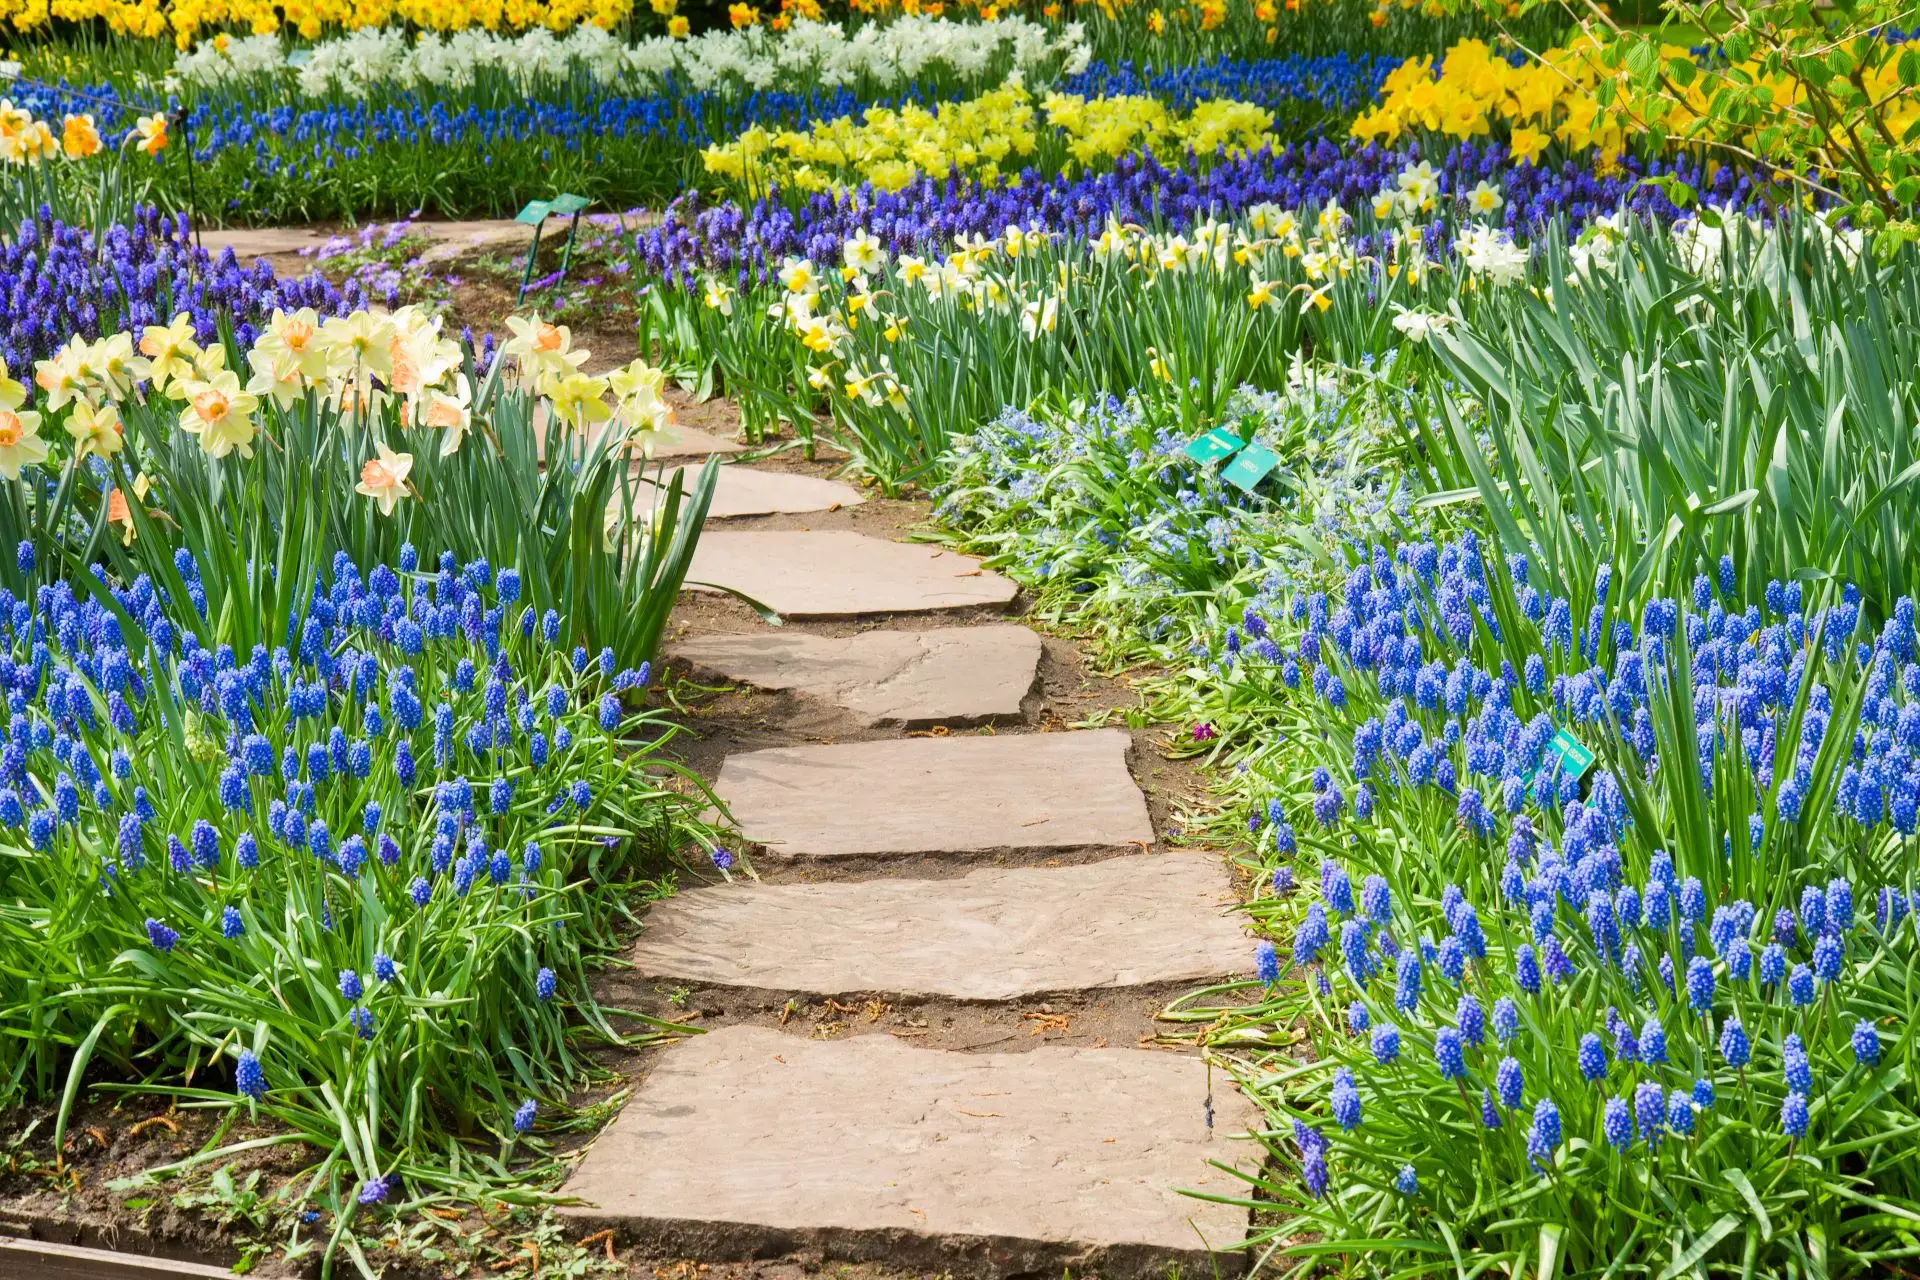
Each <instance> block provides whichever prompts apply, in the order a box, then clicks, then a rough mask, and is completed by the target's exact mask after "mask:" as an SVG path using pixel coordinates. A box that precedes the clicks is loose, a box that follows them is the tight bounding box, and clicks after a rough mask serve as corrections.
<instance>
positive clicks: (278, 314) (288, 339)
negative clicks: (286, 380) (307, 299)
mask: <svg viewBox="0 0 1920 1280" xmlns="http://www.w3.org/2000/svg"><path fill="white" fill-rule="evenodd" d="M319 338H320V316H319V314H318V313H317V312H315V311H314V309H313V308H312V307H302V308H300V309H299V310H298V311H296V312H294V313H293V314H292V315H288V314H287V313H286V312H285V311H282V310H280V309H279V308H277V307H276V308H275V309H274V312H273V318H272V319H270V320H268V321H267V328H266V332H264V333H262V334H261V335H260V337H259V340H258V341H256V342H255V343H254V344H253V346H254V350H255V351H257V352H261V353H264V354H265V355H267V356H269V357H270V358H271V359H272V360H273V361H274V362H275V364H276V365H278V366H281V367H285V368H286V369H287V370H288V376H290V377H291V376H294V375H298V376H299V377H300V378H303V379H305V380H306V381H307V382H310V383H311V382H318V381H320V380H321V379H322V378H324V377H326V376H327V347H326V344H325V343H323V342H321V341H320V340H319Z"/></svg>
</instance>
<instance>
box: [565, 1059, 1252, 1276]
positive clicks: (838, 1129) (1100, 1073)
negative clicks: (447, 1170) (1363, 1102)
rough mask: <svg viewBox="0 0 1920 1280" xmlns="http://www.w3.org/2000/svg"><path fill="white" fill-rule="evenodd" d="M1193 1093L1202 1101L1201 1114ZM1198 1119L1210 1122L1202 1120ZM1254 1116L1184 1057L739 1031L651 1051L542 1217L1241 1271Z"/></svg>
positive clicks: (1142, 1267)
mask: <svg viewBox="0 0 1920 1280" xmlns="http://www.w3.org/2000/svg"><path fill="white" fill-rule="evenodd" d="M1209 1084H1211V1087H1212V1106H1211V1109H1209V1107H1208V1105H1207V1104H1208V1092H1209ZM1209 1114H1211V1116H1212V1120H1213V1127H1212V1128H1209V1127H1208V1124H1207V1120H1208V1116H1209ZM1254 1123H1255V1111H1254V1107H1253V1105H1252V1104H1251V1103H1250V1102H1248V1101H1247V1100H1246V1099H1245V1098H1243V1097H1242V1096H1241V1095H1240V1094H1239V1092H1238V1091H1237V1090H1236V1089H1234V1087H1233V1086H1232V1085H1231V1083H1229V1081H1228V1079H1227V1077H1226V1076H1225V1075H1224V1074H1222V1073H1215V1074H1214V1076H1213V1077H1212V1079H1211V1081H1210V1080H1209V1076H1208V1071H1207V1067H1206V1065H1205V1064H1204V1063H1203V1062H1202V1061H1201V1060H1199V1059H1198V1058H1193V1057H1188V1056H1185V1055H1179V1054H1172V1053H1164V1052H1154V1051H1150V1050H1142V1049H1064V1048H1042V1049H1034V1050H1031V1051H1029V1052H1026V1053H1004V1054H972V1053H951V1052H943V1051H940V1050H935V1049H917V1048H913V1047H910V1046H908V1045H905V1044H902V1043H901V1042H899V1041H898V1040H895V1039H892V1038H891V1037H888V1036H860V1037H856V1038H854V1039H850V1040H840V1041H813V1040H806V1039H803V1038H801V1037H799V1036H793V1035H787V1034H784V1033H782V1032H779V1031H775V1030H772V1029H770V1028H766V1027H747V1026H735V1027H727V1028H725V1029H723V1030H720V1031H714V1032H710V1033H708V1034H706V1035H702V1036H697V1037H694V1038H692V1039H690V1040H685V1041H682V1042H681V1043H679V1044H676V1045H674V1046H673V1047H671V1048H669V1049H667V1050H666V1051H665V1052H664V1053H663V1054H662V1055H661V1057H660V1059H659V1061H658V1063H657V1064H656V1065H655V1066H654V1068H653V1070H652V1072H651V1074H649V1075H648V1076H647V1078H646V1081H645V1082H644V1083H643V1084H642V1085H641V1086H640V1087H639V1089H638V1090H637V1091H636V1092H635V1094H634V1096H633V1097H632V1098H631V1099H630V1100H629V1101H628V1103H627V1105H626V1108H625V1109H624V1110H623V1111H622V1112H621V1113H620V1116H619V1118H618V1119H617V1120H615V1121H614V1122H613V1124H612V1125H611V1126H609V1127H608V1128H607V1130H606V1131H605V1132H603V1133H602V1134H601V1135H600V1137H599V1139H598V1141H597V1142H595V1144H594V1146H593V1149H592V1150H591V1151H590V1152H589V1153H588V1154H587V1157H586V1159H585V1160H584V1161H583V1162H582V1163H581V1165H580V1167H579V1169H578V1170H577V1171H576V1172H575V1173H574V1175H573V1176H572V1178H570V1179H569V1180H568V1182H567V1185H566V1193H567V1194H568V1195H569V1196H578V1197H580V1198H581V1199H583V1200H584V1201H586V1204H584V1205H571V1206H567V1207H564V1208H562V1209H561V1210H560V1212H561V1213H562V1214H564V1215H566V1216H568V1217H570V1218H573V1219H574V1220H575V1221H576V1223H579V1224H583V1225H589V1226H592V1227H599V1226H612V1227H614V1228H616V1229H617V1230H619V1231H620V1232H621V1234H622V1235H623V1236H630V1237H634V1238H636V1239H637V1241H638V1242H639V1243H640V1244H641V1245H642V1247H645V1248H649V1249H652V1248H659V1249H661V1250H664V1251H666V1252H669V1253H672V1254H673V1255H674V1256H683V1255H686V1254H693V1255H696V1256H700V1257H703V1258H714V1259H726V1258H755V1257H774V1256H777V1255H779V1254H781V1253H786V1252H792V1251H795V1250H801V1249H805V1250H819V1251H822V1252H827V1253H831V1254H833V1255H834V1256H838V1257H848V1258H856V1259H858V1258H884V1259H885V1260H886V1261H887V1262H888V1263H889V1264H890V1265H892V1266H895V1267H902V1268H924V1269H927V1270H958V1271H965V1272H969V1273H973V1274H977V1275H991V1276H1008V1275H1027V1274H1034V1275H1038V1274H1044V1273H1050V1274H1053V1275H1059V1274H1061V1272H1062V1270H1063V1268H1065V1269H1071V1270H1072V1272H1073V1273H1075V1274H1079V1273H1081V1272H1083V1271H1086V1272H1096V1271H1097V1272H1098V1273H1099V1274H1101V1275H1102V1276H1105V1277H1107V1278H1108V1280H1146V1278H1147V1277H1149V1276H1151V1277H1162V1278H1163V1277H1164V1276H1165V1275H1166V1274H1167V1268H1168V1266H1170V1265H1175V1264H1178V1265H1182V1266H1185V1267H1188V1268H1191V1269H1192V1274H1195V1275H1209V1274H1211V1273H1212V1271H1213V1269H1214V1268H1215V1267H1218V1268H1219V1269H1220V1270H1222V1271H1225V1272H1237V1271H1239V1270H1241V1269H1243V1267H1244V1258H1243V1257H1242V1256H1241V1255H1235V1254H1228V1255H1223V1256H1217V1257H1216V1256H1211V1255H1209V1253H1208V1252H1207V1250H1208V1249H1210V1248H1230V1247H1232V1246H1234V1245H1237V1244H1239V1243H1240V1242H1242V1241H1243V1240H1244V1239H1245V1238H1246V1234H1247V1228H1248V1221H1249V1215H1248V1212H1247V1210H1246V1209H1244V1208H1240V1207H1236V1206H1233V1205H1224V1204H1216V1203H1212V1202H1209V1201H1205V1200H1199V1199H1195V1198H1193V1197H1191V1196H1186V1195H1182V1194H1180V1192H1181V1191H1182V1190H1192V1191H1198V1192H1204V1193H1211V1194H1214V1195H1225V1196H1239V1195H1245V1194H1246V1193H1247V1191H1248V1187H1247V1184H1246V1183H1244V1182H1243V1181H1241V1179H1239V1178H1237V1177H1235V1176H1234V1175H1233V1174H1232V1173H1229V1172H1228V1171H1226V1170H1224V1169H1220V1168H1216V1167H1214V1166H1213V1165H1212V1164H1211V1163H1210V1162H1211V1161H1219V1162H1221V1163H1223V1164H1228V1165H1231V1166H1233V1167H1235V1168H1239V1169H1243V1170H1249V1171H1250V1170H1251V1169H1253V1168H1255V1167H1257V1165H1258V1161H1259V1155H1260V1148H1259V1147H1258V1146H1257V1145H1256V1144H1255V1143H1253V1142H1250V1141H1244V1140H1241V1139H1242V1135H1244V1134H1245V1133H1247V1131H1248V1130H1249V1129H1250V1128H1251V1127H1252V1126H1253V1124H1254Z"/></svg>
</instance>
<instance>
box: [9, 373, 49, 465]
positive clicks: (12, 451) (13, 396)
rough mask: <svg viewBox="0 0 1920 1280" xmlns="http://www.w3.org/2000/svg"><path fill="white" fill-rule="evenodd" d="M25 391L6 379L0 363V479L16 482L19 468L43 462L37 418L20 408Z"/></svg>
mask: <svg viewBox="0 0 1920 1280" xmlns="http://www.w3.org/2000/svg"><path fill="white" fill-rule="evenodd" d="M26 402H27V389H26V388H25V387H23V386H21V385H20V384H19V383H18V382H16V381H14V380H13V379H12V378H11V377H8V376H7V366H6V362H5V361H0V476H5V477H6V478H7V479H9V480H18V479H19V478H20V468H21V467H24V466H28V465H30V464H34V463H40V462H45V461H46V460H47V442H46V441H45V440H42V439H41V438H40V415H39V414H37V413H35V412H33V410H31V409H23V408H21V407H20V406H21V405H23V404H25V403H26Z"/></svg>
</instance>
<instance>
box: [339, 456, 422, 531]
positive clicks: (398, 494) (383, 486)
mask: <svg viewBox="0 0 1920 1280" xmlns="http://www.w3.org/2000/svg"><path fill="white" fill-rule="evenodd" d="M375 448H376V450H377V453H376V455H375V456H374V457H371V458H369V459H367V462H366V465H365V466H363V467H361V468H360V483H359V484H356V485H355V486H353V491H354V492H355V493H361V494H365V495H366V496H367V497H369V498H372V499H373V500H374V501H375V502H377V503H379V504H380V514H381V515H383V516H390V515H392V514H393V509H394V507H395V506H397V505H398V504H399V502H400V499H402V498H404V497H406V496H407V489H408V485H407V474H408V473H409V472H411V471H412V470H413V455H412V454H410V453H395V452H394V451H393V450H392V449H389V448H388V447H387V442H386V441H385V440H382V441H380V443H379V444H378V445H377V446H375Z"/></svg>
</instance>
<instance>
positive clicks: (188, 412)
mask: <svg viewBox="0 0 1920 1280" xmlns="http://www.w3.org/2000/svg"><path fill="white" fill-rule="evenodd" d="M183 389H184V392H185V397H186V401H187V407H186V408H185V409H183V410H182V411H181V413H180V429H181V430H182V431H185V432H186V433H187V434H189V435H191V436H194V437H196V438H198V440H199V441H200V447H201V449H203V450H205V451H206V453H207V455H208V456H209V457H214V458H224V457H226V456H227V455H228V454H230V453H232V452H233V451H234V450H236V449H238V450H239V451H240V456H241V457H243V458H251V457H252V456H253V437H254V435H255V427H254V422H253V411H254V410H255V409H257V408H259V407H260V399H259V397H258V396H255V395H253V394H251V393H250V392H246V391H242V390H241V389H240V380H239V379H238V378H236V377H235V376H234V375H233V374H231V373H229V372H227V371H226V370H224V369H217V370H214V371H213V372H211V373H210V374H208V375H207V376H206V377H205V378H199V379H190V380H188V381H186V382H185V383H184V384H183Z"/></svg>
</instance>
